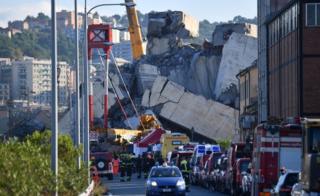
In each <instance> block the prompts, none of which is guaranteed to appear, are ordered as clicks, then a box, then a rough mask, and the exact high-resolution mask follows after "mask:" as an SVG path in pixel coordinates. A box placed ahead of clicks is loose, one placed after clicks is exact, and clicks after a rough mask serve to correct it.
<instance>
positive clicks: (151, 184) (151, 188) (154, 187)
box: [146, 166, 186, 196]
mask: <svg viewBox="0 0 320 196" xmlns="http://www.w3.org/2000/svg"><path fill="white" fill-rule="evenodd" d="M185 194H186V183H185V181H184V179H183V176H182V174H181V171H180V170H179V168H178V167H176V166H155V167H152V169H151V171H150V173H149V177H148V179H147V190H146V195H147V196H151V195H181V196H184V195H185Z"/></svg>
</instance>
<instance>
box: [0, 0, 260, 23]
mask: <svg viewBox="0 0 320 196" xmlns="http://www.w3.org/2000/svg"><path fill="white" fill-rule="evenodd" d="M87 2H88V8H91V7H93V6H94V5H97V4H101V3H123V2H124V0H87ZM135 2H136V3H137V9H138V10H140V11H141V12H142V13H148V12H150V11H166V10H181V11H185V12H186V13H188V14H190V15H192V16H194V17H195V18H197V19H198V20H203V19H207V20H209V21H210V22H214V21H219V22H220V21H228V20H231V19H232V18H233V17H234V16H237V15H241V16H244V17H248V18H253V17H255V16H256V15H257V0H135ZM50 4H51V0H0V5H1V6H0V27H7V23H8V21H12V20H23V19H24V18H25V17H26V16H27V15H34V16H36V15H37V13H39V12H44V13H45V14H47V15H50ZM83 4H84V0H78V6H79V11H81V10H83V7H84V6H83ZM56 6H57V10H61V9H67V10H73V9H74V0H56ZM97 11H98V12H99V14H100V15H107V16H111V15H114V14H125V9H124V8H123V7H121V6H112V7H101V8H98V9H97Z"/></svg>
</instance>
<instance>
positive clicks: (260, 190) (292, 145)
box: [252, 121, 302, 196]
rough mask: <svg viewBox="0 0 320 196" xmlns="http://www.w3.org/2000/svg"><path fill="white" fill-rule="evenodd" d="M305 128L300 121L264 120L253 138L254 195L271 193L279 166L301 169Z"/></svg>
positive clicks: (277, 175)
mask: <svg viewBox="0 0 320 196" xmlns="http://www.w3.org/2000/svg"><path fill="white" fill-rule="evenodd" d="M301 155H302V131H301V126H300V123H299V121H297V122H291V123H282V124H280V123H263V124H260V125H258V126H257V128H256V130H255V133H254V138H253V153H252V159H253V161H252V163H253V165H252V166H253V168H252V169H253V187H252V191H253V195H259V196H263V195H270V192H271V190H272V188H273V187H274V186H275V185H276V184H277V181H278V178H279V174H280V172H279V171H280V168H282V167H285V168H286V169H288V170H298V171H300V170H301Z"/></svg>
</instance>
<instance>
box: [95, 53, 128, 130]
mask: <svg viewBox="0 0 320 196" xmlns="http://www.w3.org/2000/svg"><path fill="white" fill-rule="evenodd" d="M98 55H99V58H100V62H101V64H102V66H103V67H104V68H105V66H106V64H105V63H104V61H103V59H102V56H101V53H100V50H98ZM106 75H107V76H108V77H106ZM105 79H106V80H110V84H111V88H112V89H113V91H114V93H115V95H116V97H117V102H118V104H119V106H120V109H121V111H122V113H123V115H124V117H125V118H126V120H127V122H128V125H129V127H131V129H133V126H132V125H131V123H130V121H129V119H128V115H127V113H126V111H125V110H124V107H123V106H122V104H121V101H120V98H119V94H118V92H117V90H116V88H115V87H114V84H113V82H112V79H111V77H110V75H109V73H105ZM107 90H109V89H107Z"/></svg>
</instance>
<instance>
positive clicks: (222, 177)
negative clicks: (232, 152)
mask: <svg viewBox="0 0 320 196" xmlns="http://www.w3.org/2000/svg"><path fill="white" fill-rule="evenodd" d="M217 164H218V166H217V167H218V169H217V170H215V171H214V179H215V180H214V188H215V190H217V191H219V192H226V190H227V189H226V173H227V165H228V157H225V156H221V157H220V158H219V160H218V163H217Z"/></svg>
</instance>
